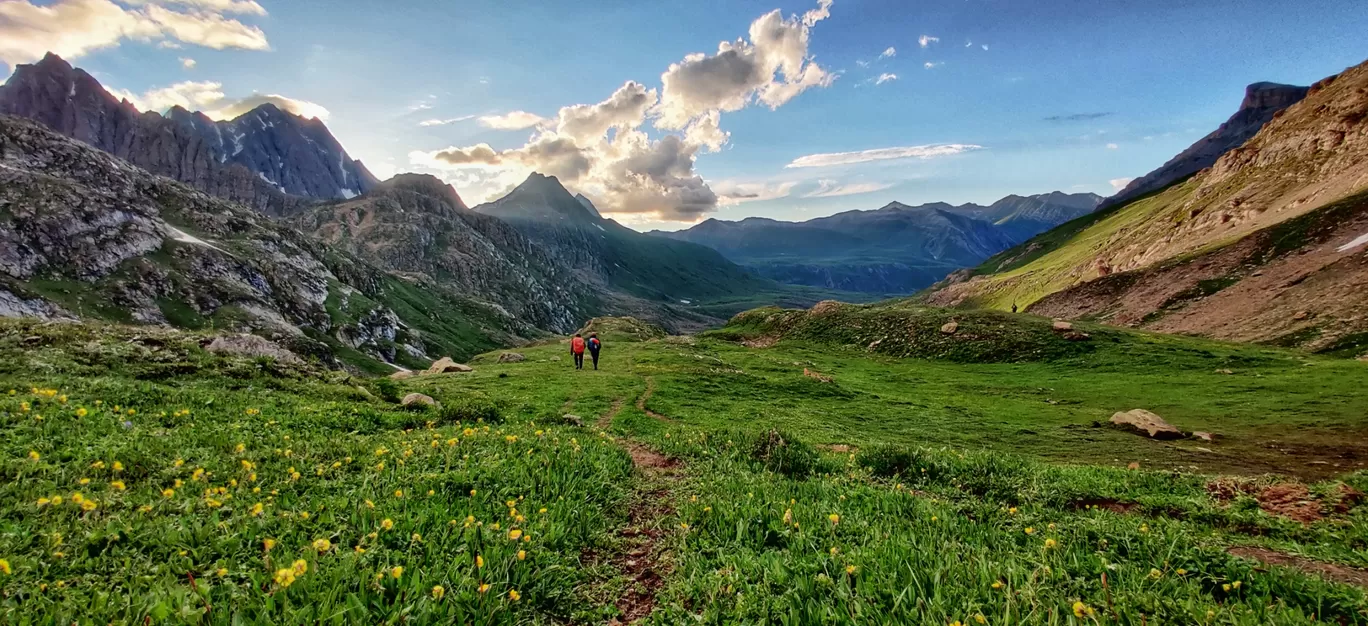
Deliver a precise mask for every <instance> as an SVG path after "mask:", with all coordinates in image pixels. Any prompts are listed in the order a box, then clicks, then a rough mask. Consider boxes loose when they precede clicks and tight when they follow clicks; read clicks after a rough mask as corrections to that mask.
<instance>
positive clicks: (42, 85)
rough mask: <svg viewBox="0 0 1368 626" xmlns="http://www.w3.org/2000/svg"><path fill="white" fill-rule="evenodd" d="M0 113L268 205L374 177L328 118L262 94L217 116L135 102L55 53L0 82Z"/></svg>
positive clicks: (361, 188)
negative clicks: (290, 108) (240, 109)
mask: <svg viewBox="0 0 1368 626" xmlns="http://www.w3.org/2000/svg"><path fill="white" fill-rule="evenodd" d="M0 113H5V114H10V115H17V116H21V117H26V118H29V119H32V120H35V121H38V122H40V123H42V124H44V125H46V126H48V127H49V128H51V129H53V130H55V131H57V132H59V133H61V134H63V135H66V136H68V137H74V138H76V139H79V140H81V141H84V142H86V143H88V144H90V145H92V146H95V147H96V148H99V149H101V150H104V151H106V152H109V153H110V154H113V155H115V156H118V157H120V158H122V159H124V160H126V161H128V162H129V163H132V164H134V165H137V166H139V167H142V168H143V169H146V170H148V171H150V172H152V173H154V174H160V175H163V176H167V177H170V178H173V179H175V180H178V181H181V182H183V183H186V184H189V185H191V186H192V187H195V188H196V189H199V190H201V191H204V192H206V193H210V194H213V195H215V196H218V197H221V198H225V199H228V200H233V201H235V202H240V203H242V204H245V205H247V206H250V207H252V208H255V209H257V210H260V211H262V212H264V213H267V214H269V215H286V214H291V213H294V212H297V211H299V210H302V209H303V208H304V207H306V206H307V205H308V204H309V200H308V199H309V198H325V199H326V198H348V197H353V196H356V195H359V194H361V193H365V192H366V191H368V190H370V189H371V188H372V187H374V186H375V185H376V184H377V182H378V181H377V180H376V179H375V177H374V176H373V175H371V173H370V172H369V171H368V170H367V169H366V167H365V166H364V165H362V164H361V162H360V161H356V160H354V159H352V158H350V157H349V156H348V155H347V153H346V151H345V150H344V149H343V148H342V146H341V144H340V143H338V141H337V139H336V138H334V137H333V136H332V133H330V132H329V131H328V129H327V127H326V126H324V124H323V122H322V121H320V120H318V119H316V118H315V119H305V118H303V117H300V116H298V115H295V114H293V113H288V112H286V111H282V110H280V109H279V108H277V107H276V106H275V105H273V104H269V103H267V104H262V105H260V106H258V107H256V108H254V109H252V110H250V111H247V112H246V113H243V114H242V115H239V116H238V117H236V118H234V119H232V120H224V121H215V120H211V119H210V118H208V117H207V116H205V115H204V114H203V113H192V112H190V111H187V110H185V109H183V108H180V107H176V108H173V109H171V110H170V111H168V112H167V113H166V115H165V116H163V115H161V114H159V113H157V112H152V111H148V112H139V111H138V110H137V108H136V107H134V106H133V105H132V104H131V103H129V102H128V101H126V100H125V101H120V100H119V99H118V98H115V97H114V96H113V95H111V94H110V93H109V92H108V91H106V90H105V89H104V87H103V86H101V85H100V83H99V81H97V80H96V79H95V78H94V77H92V76H91V75H90V74H88V73H86V72H85V71H84V70H81V69H75V68H73V67H72V66H71V65H70V64H68V63H67V62H66V61H64V60H62V59H61V58H60V57H57V56H56V55H53V54H48V55H47V56H46V57H45V58H43V60H41V61H39V62H38V63H35V64H31V65H19V66H17V67H16V68H15V71H14V74H13V75H12V76H10V78H9V79H8V80H7V81H6V82H5V84H4V85H3V86H0Z"/></svg>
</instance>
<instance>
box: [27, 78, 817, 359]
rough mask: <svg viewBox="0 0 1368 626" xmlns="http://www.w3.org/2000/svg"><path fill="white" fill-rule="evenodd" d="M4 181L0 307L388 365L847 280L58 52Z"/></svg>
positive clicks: (699, 311)
mask: <svg viewBox="0 0 1368 626" xmlns="http://www.w3.org/2000/svg"><path fill="white" fill-rule="evenodd" d="M21 118H27V120H24V119H21ZM29 120H31V121H29ZM33 121H36V122H39V123H40V124H41V126H38V125H35V124H33V123H32V122H33ZM63 135H64V136H65V137H63ZM71 139H76V140H79V141H80V142H82V143H77V142H74V141H71ZM95 148H98V149H99V151H97V150H95ZM100 151H103V152H100ZM111 155H112V156H111ZM163 177H164V178H163ZM175 181H178V182H175ZM0 182H2V183H3V188H0V244H3V246H0V247H2V248H3V250H0V315H37V316H40V317H49V318H60V317H94V318H99V319H109V320H115V321H123V322H141V323H158V324H171V325H176V326H187V327H201V326H214V327H217V328H237V329H242V330H248V331H253V332H258V333H262V334H267V335H270V336H274V337H277V338H281V339H282V340H288V341H290V342H292V345H295V347H296V348H299V349H301V350H304V351H305V352H309V353H317V354H326V355H332V356H336V357H341V358H342V360H343V361H345V362H348V363H350V364H352V366H353V367H362V368H370V369H372V371H387V368H388V367H389V366H386V365H382V364H379V363H377V361H386V362H390V363H396V364H399V365H402V366H406V367H419V366H423V365H425V364H426V362H427V361H429V360H431V359H432V358H434V357H437V356H442V355H454V356H458V357H459V356H462V355H468V354H473V353H475V352H479V351H483V350H486V349H489V348H492V347H494V346H497V345H507V344H509V343H514V342H516V341H518V340H520V339H530V338H536V337H538V336H541V335H542V334H544V333H547V332H552V333H566V332H569V331H572V330H574V329H575V328H578V327H579V326H580V325H581V324H582V323H583V322H584V321H585V320H586V319H588V318H590V317H593V316H597V315H604V314H619V315H635V316H638V317H642V318H645V319H648V320H651V321H655V322H658V323H660V324H662V325H664V326H666V327H667V328H670V329H673V330H686V329H692V328H698V327H702V326H705V325H710V324H715V323H718V322H720V321H721V320H722V319H725V318H726V317H729V316H730V315H731V314H733V313H735V312H737V311H740V310H742V309H745V308H750V307H753V306H758V305H763V304H784V305H789V306H807V305H810V304H812V303H813V302H816V301H817V300H819V299H822V298H823V297H828V296H830V295H832V294H831V293H830V292H826V291H818V290H811V289H802V288H795V287H788V286H784V285H780V284H778V283H775V282H773V281H770V280H767V279H764V278H761V277H758V276H755V275H754V274H753V273H751V272H749V271H747V270H745V269H743V268H741V267H739V266H737V265H736V264H734V263H731V262H730V261H727V260H726V259H724V258H723V257H722V256H721V255H719V254H718V253H717V252H715V251H713V250H711V249H709V248H706V247H704V246H698V245H694V244H690V243H686V242H663V241H662V240H660V239H656V238H653V237H649V236H647V235H643V234H641V233H637V232H635V231H632V230H630V229H627V228H625V227H623V226H621V225H619V224H617V223H616V222H614V221H612V220H607V219H604V218H603V217H602V216H601V215H600V214H599V213H598V211H597V209H596V208H595V207H594V206H593V203H592V202H590V201H589V200H588V199H587V198H585V197H583V196H576V195H573V194H571V193H570V192H569V191H567V190H566V189H565V188H564V187H563V186H562V185H561V184H560V182H559V181H557V180H556V179H555V178H550V177H546V176H542V175H540V174H533V175H531V176H530V177H529V178H528V179H527V181H526V182H524V183H523V184H521V185H519V186H518V187H517V188H515V189H514V190H513V191H512V192H511V193H510V194H508V195H507V196H506V197H504V198H501V199H499V200H497V201H495V202H491V203H488V204H485V205H481V206H479V207H475V209H474V210H472V209H470V208H468V207H467V206H466V204H465V202H464V201H462V199H461V197H460V196H459V194H457V193H456V191H455V190H454V189H452V188H451V187H450V186H449V185H447V184H445V183H442V182H441V181H439V180H437V179H436V178H434V177H431V176H426V175H416V174H401V175H399V176H396V177H394V178H393V179H391V180H388V181H384V182H380V181H377V180H376V179H375V177H374V176H372V175H371V174H370V172H369V171H367V170H366V168H365V166H364V165H362V164H361V162H360V161H357V160H355V159H352V158H351V157H350V156H348V154H347V153H346V151H345V150H344V149H343V148H342V146H341V144H340V143H339V142H338V141H337V140H336V138H334V137H333V136H332V134H331V133H330V132H329V131H328V129H327V127H326V126H325V125H324V124H323V123H322V122H321V121H319V120H317V119H305V118H303V117H300V116H298V115H294V114H292V113H289V112H286V111H283V110H281V109H279V108H277V107H275V106H274V105H271V104H263V105H261V106H258V107H256V108H254V109H252V110H250V111H248V112H246V113H244V114H242V115H240V116H238V117H236V118H234V119H232V120H227V121H215V120H212V119H210V118H209V117H207V116H205V115H203V114H201V113H192V112H190V111H186V110H184V109H180V108H173V109H171V110H170V111H167V112H166V114H165V115H162V114H159V113H156V112H139V111H138V110H137V109H136V108H135V107H134V106H133V105H132V104H131V103H129V102H127V101H120V100H119V99H117V98H115V97H114V96H112V95H110V94H109V93H108V92H107V91H105V90H104V88H103V87H102V86H101V85H100V84H99V82H98V81H97V80H95V79H94V78H93V77H92V76H90V75H89V74H88V73H86V72H84V71H82V70H79V69H75V68H72V67H71V66H70V65H69V64H67V63H66V62H65V61H63V60H62V59H60V58H58V57H56V56H54V55H48V56H47V57H45V58H44V59H43V60H42V61H40V62H38V63H35V64H32V65H22V66H19V67H17V68H16V70H15V72H14V74H13V75H12V76H11V77H10V78H9V80H8V81H7V82H6V83H5V84H4V85H3V86H0ZM250 209H255V211H253V210H250ZM263 214H264V215H263ZM271 218H274V219H271Z"/></svg>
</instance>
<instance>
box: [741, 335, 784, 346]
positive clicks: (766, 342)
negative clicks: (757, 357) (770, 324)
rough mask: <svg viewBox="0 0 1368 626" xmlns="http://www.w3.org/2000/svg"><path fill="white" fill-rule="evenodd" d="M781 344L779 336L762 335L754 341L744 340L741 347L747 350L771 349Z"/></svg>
mask: <svg viewBox="0 0 1368 626" xmlns="http://www.w3.org/2000/svg"><path fill="white" fill-rule="evenodd" d="M776 343H779V336H778V335H761V336H759V337H755V338H753V339H742V340H741V345H743V346H746V347H747V348H769V347H772V346H773V345H774V344H776Z"/></svg>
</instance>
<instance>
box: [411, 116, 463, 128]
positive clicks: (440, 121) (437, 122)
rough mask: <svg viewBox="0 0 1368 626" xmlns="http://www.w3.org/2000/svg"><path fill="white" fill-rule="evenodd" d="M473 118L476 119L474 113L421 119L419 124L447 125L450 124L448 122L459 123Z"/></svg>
mask: <svg viewBox="0 0 1368 626" xmlns="http://www.w3.org/2000/svg"><path fill="white" fill-rule="evenodd" d="M473 119H475V116H474V115H462V116H460V117H449V118H446V119H431V120H423V121H421V122H418V125H419V126H446V125H448V124H455V123H457V122H464V121H466V120H473Z"/></svg>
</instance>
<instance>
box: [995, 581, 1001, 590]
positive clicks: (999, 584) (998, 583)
mask: <svg viewBox="0 0 1368 626" xmlns="http://www.w3.org/2000/svg"><path fill="white" fill-rule="evenodd" d="M1002 587H1003V585H1002V581H1000V580H995V581H993V588H994V589H1001V588H1002Z"/></svg>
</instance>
